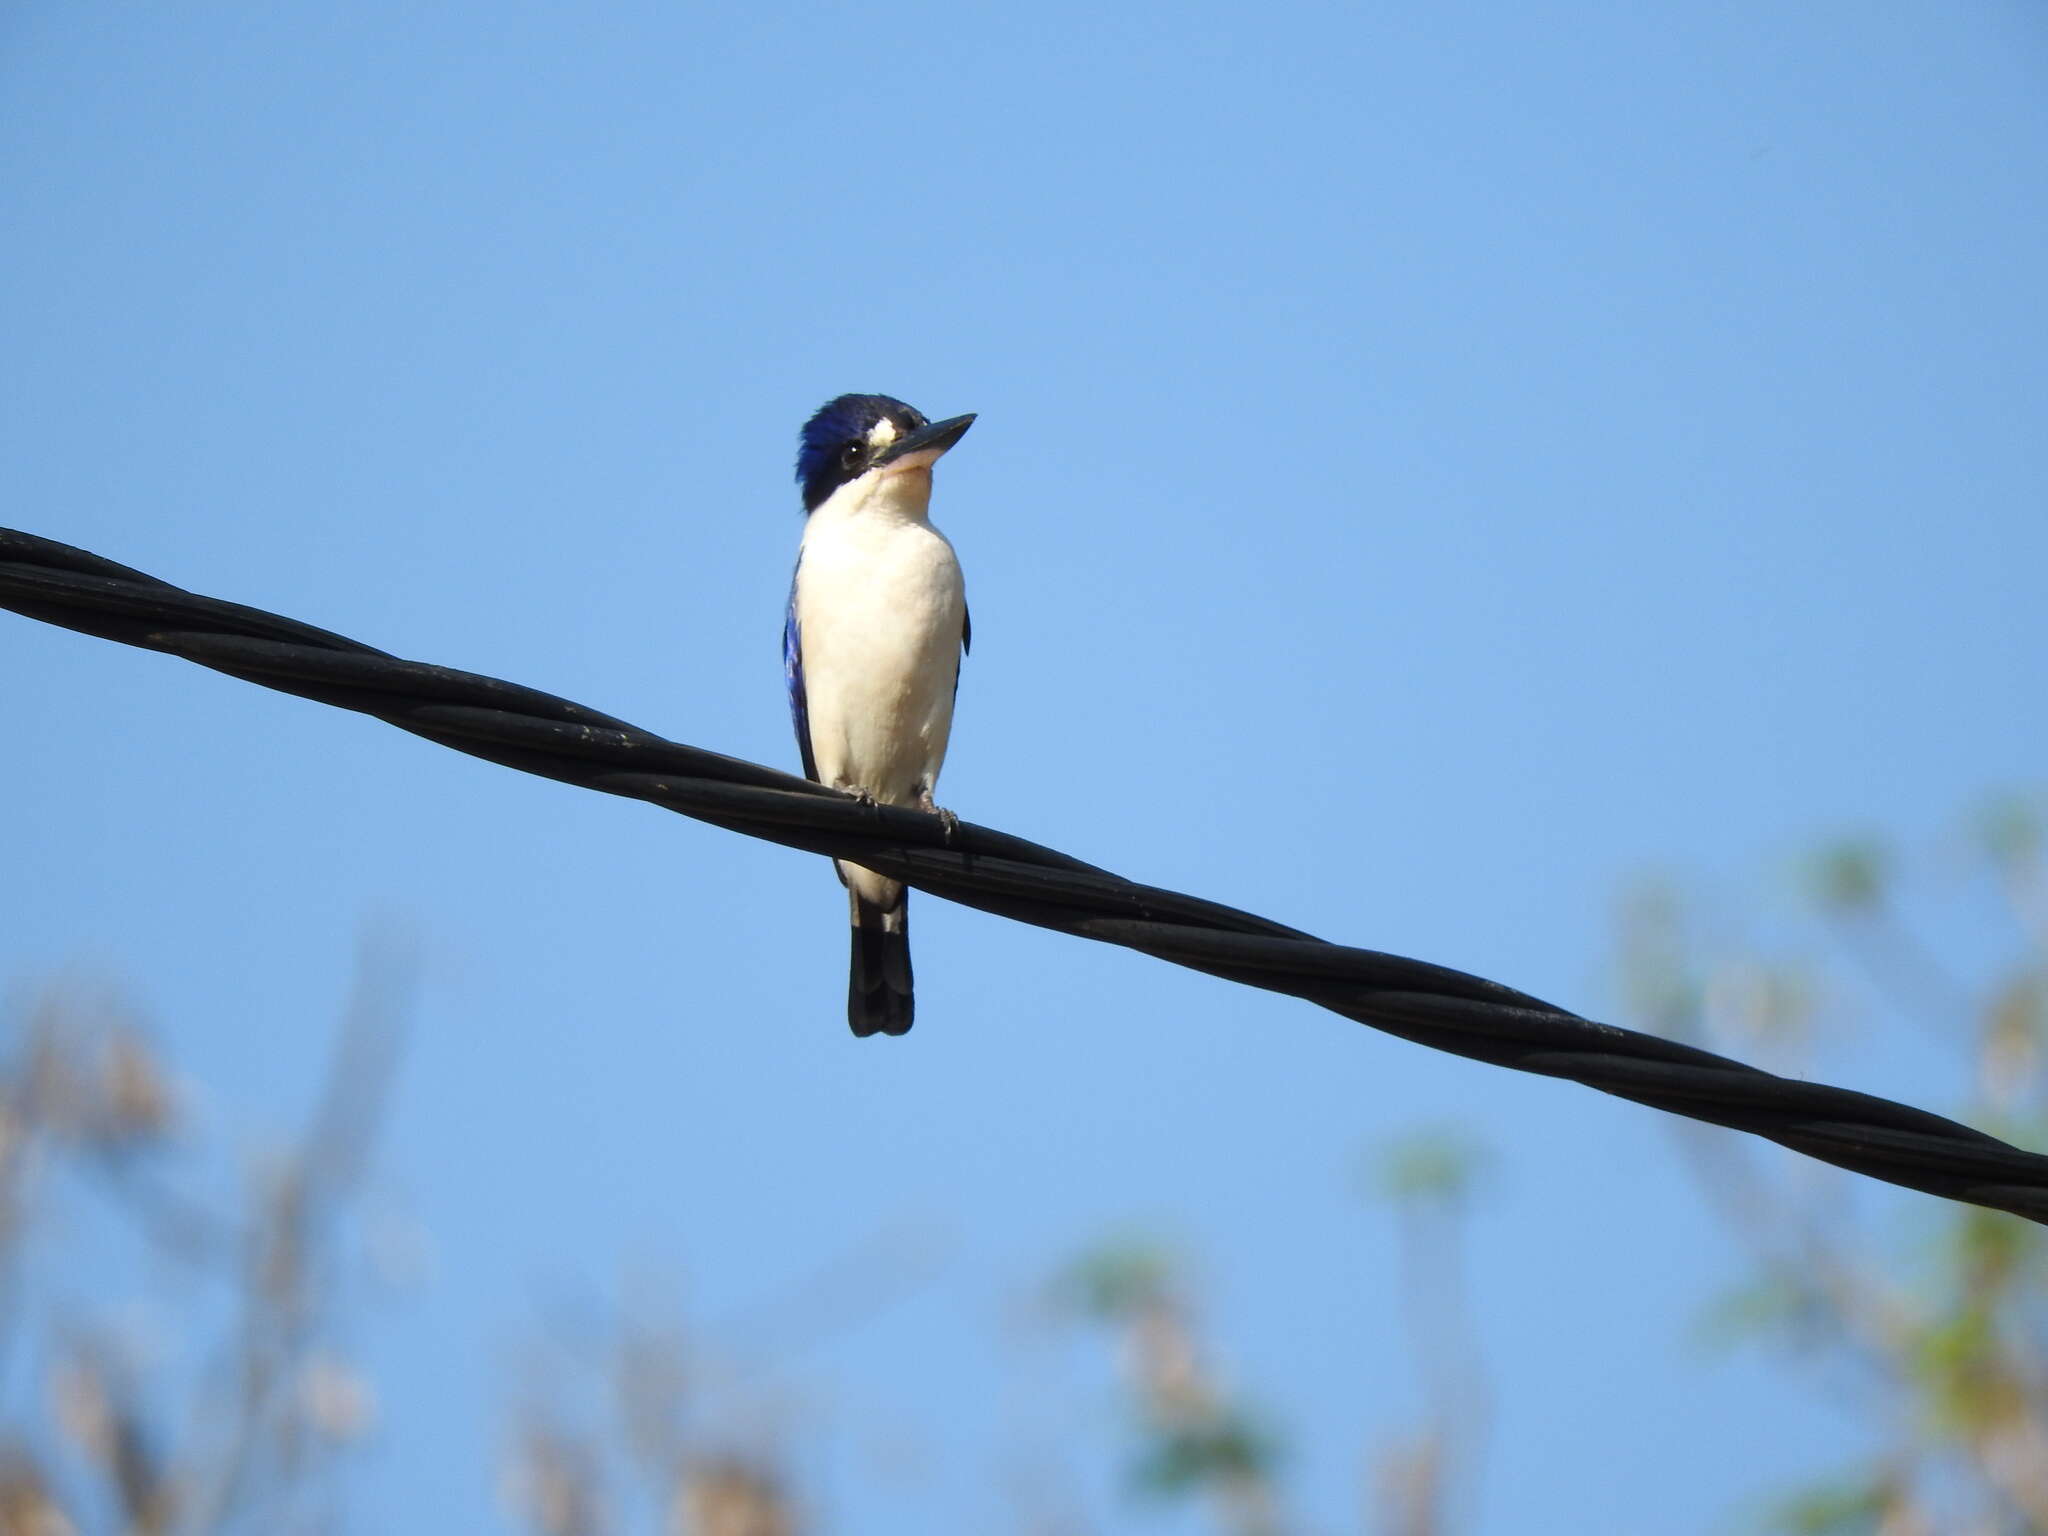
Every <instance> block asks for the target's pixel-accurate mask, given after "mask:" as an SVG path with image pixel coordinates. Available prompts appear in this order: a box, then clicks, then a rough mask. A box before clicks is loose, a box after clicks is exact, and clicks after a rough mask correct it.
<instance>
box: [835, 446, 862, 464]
mask: <svg viewBox="0 0 2048 1536" xmlns="http://www.w3.org/2000/svg"><path fill="white" fill-rule="evenodd" d="M864 453H865V450H864V449H863V448H862V447H861V445H860V444H859V443H848V444H847V445H846V446H845V447H844V448H842V449H840V450H839V462H840V463H842V464H844V465H845V466H846V467H847V468H848V469H857V468H859V467H860V461H861V458H862V456H863V454H864Z"/></svg>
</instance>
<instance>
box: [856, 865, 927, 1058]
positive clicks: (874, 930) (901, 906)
mask: <svg viewBox="0 0 2048 1536" xmlns="http://www.w3.org/2000/svg"><path fill="white" fill-rule="evenodd" d="M913 1004H914V999H913V998H912V996H911V978H910V893H909V892H908V891H905V892H903V894H902V895H901V896H899V897H898V898H897V900H896V905H895V906H894V907H893V908H891V909H890V910H888V911H886V912H885V911H883V910H882V909H881V908H880V907H878V906H875V905H873V904H872V903H870V902H865V901H862V900H861V899H860V897H858V896H855V897H854V898H853V964H852V968H851V970H850V971H849V973H848V979H847V985H846V1022H847V1023H848V1024H849V1025H851V1026H852V1027H853V1032H854V1033H855V1034H856V1035H863V1036H865V1035H872V1034H875V1033H877V1032H879V1033H881V1034H885V1035H907V1034H909V1033H910V1020H911V1013H912V1011H913Z"/></svg>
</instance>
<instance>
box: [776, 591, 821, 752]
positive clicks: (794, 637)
mask: <svg viewBox="0 0 2048 1536" xmlns="http://www.w3.org/2000/svg"><path fill="white" fill-rule="evenodd" d="M798 566H799V568H801V566H802V561H801V559H799V561H798ZM782 680H783V683H784V684H785V685H786V686H787V687H788V689H789V718H790V723H791V724H793V725H794V726H795V727H796V749H797V751H799V752H801V753H802V754H803V758H804V777H805V778H807V779H815V778H816V777H817V776H818V763H817V759H815V758H813V757H812V756H811V701H810V698H809V696H808V695H807V694H806V693H805V692H804V635H803V630H802V629H801V628H800V627H799V626H798V624H797V622H796V572H794V571H792V572H791V573H790V577H789V612H788V614H787V615H786V616H785V617H784V619H783V621H782Z"/></svg>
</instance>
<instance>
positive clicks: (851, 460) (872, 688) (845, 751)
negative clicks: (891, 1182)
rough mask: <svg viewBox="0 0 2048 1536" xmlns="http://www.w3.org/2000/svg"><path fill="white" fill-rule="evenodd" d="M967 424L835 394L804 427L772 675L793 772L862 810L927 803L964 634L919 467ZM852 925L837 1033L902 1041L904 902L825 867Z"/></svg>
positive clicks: (878, 884)
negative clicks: (799, 504)
mask: <svg viewBox="0 0 2048 1536" xmlns="http://www.w3.org/2000/svg"><path fill="white" fill-rule="evenodd" d="M973 425H974V417H973V416H972V415H966V416H949V417H947V418H946V419H945V420H944V421H930V420H928V419H926V417H925V415H924V413H923V412H921V411H919V410H916V409H915V408H913V407H911V406H908V405H905V404H904V403H903V402H902V401H901V400H896V399H892V398H891V397H889V396H888V395H841V396H839V397H838V398H837V399H836V400H828V401H826V402H825V404H823V405H821V406H820V407H818V410H817V413H816V414H815V415H813V416H812V417H811V419H810V420H809V421H807V422H805V423H804V429H803V433H802V435H801V437H800V438H799V440H798V448H797V457H796V478H797V483H798V484H799V485H801V486H802V487H803V497H804V514H805V522H804V536H803V542H802V544H801V545H800V546H799V547H798V549H797V558H796V574H795V575H794V576H793V577H792V578H791V581H790V586H789V612H788V616H787V618H786V619H785V621H784V624H783V629H782V670H783V676H784V678H785V680H786V681H787V683H788V685H789V711H790V716H791V718H792V720H793V721H794V722H795V725H796V744H797V750H798V751H799V752H800V753H802V754H803V763H804V774H805V776H806V777H808V778H812V779H815V780H816V781H817V782H818V783H820V784H829V785H831V786H832V787H833V788H835V789H844V790H849V791H851V792H852V793H853V794H855V795H857V796H859V797H860V798H861V799H862V800H864V801H866V802H868V803H870V804H875V805H908V806H916V807H917V808H919V809H920V810H925V811H930V812H933V813H935V814H937V815H940V816H947V817H948V819H949V820H950V819H951V818H950V815H949V813H947V812H945V811H941V810H940V809H939V807H938V805H937V804H936V802H935V801H934V800H933V799H932V795H933V793H934V791H935V790H936V789H937V787H938V782H939V768H940V765H941V764H943V763H944V762H945V760H946V741H947V738H948V737H949V736H950V735H951V734H952V730H953V697H954V695H955V693H957V692H958V690H959V687H960V660H961V658H962V657H963V656H965V655H966V654H967V647H968V642H969V640H970V639H971V637H972V631H971V630H970V628H969V625H968V619H967V588H966V584H965V582H964V581H963V580H962V578H961V575H960V561H959V559H958V557H956V556H955V555H954V553H953V546H952V545H951V544H950V543H949V542H947V539H946V536H945V535H944V534H943V533H941V532H939V530H938V529H936V528H934V527H933V526H932V524H931V515H930V514H931V500H932V466H933V465H934V464H936V463H937V462H938V461H939V459H940V457H941V456H942V455H943V454H944V453H945V452H946V450H947V449H949V448H951V447H952V446H953V445H954V444H955V443H957V442H959V441H960V439H961V438H962V437H963V436H964V435H965V434H966V432H967V429H968V428H969V427H971V426H973ZM834 867H835V868H836V869H837V870H838V873H839V880H840V883H841V884H843V885H844V886H845V887H846V894H847V903H848V906H849V909H850V915H851V920H852V924H853V960H852V966H851V971H850V974H849V977H848V980H847V988H846V1022H847V1023H848V1024H849V1025H851V1026H852V1028H853V1032H854V1033H855V1034H856V1035H862V1036H866V1035H872V1034H875V1033H877V1032H879V1033H881V1034H885V1035H901V1034H907V1033H908V1032H909V1030H910V1024H911V1015H912V1001H913V1000H912V992H911V974H910V892H909V891H908V890H906V889H905V888H904V886H903V883H902V882H901V881H898V880H891V879H889V878H888V877H887V876H884V875H878V874H876V873H875V872H874V871H873V870H871V869H863V868H862V867H861V866H860V865H858V864H849V863H847V862H846V861H845V860H843V859H841V860H837V861H835V863H834Z"/></svg>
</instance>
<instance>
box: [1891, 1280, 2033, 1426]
mask: <svg viewBox="0 0 2048 1536" xmlns="http://www.w3.org/2000/svg"><path fill="white" fill-rule="evenodd" d="M1913 1368H1914V1371H1915V1372H1916V1374H1917V1376H1918V1378H1919V1380H1920V1382H1921V1385H1922V1387H1923V1388H1924V1390H1925V1395H1926V1402H1925V1409H1926V1413H1927V1418H1928V1422H1929V1423H1930V1424H1931V1425H1932V1426H1933V1428H1934V1429H1935V1430H1936V1431H1937V1432H1939V1433H1941V1434H1945V1435H1952V1436H1956V1437H1959V1438H1968V1437H1974V1436H1978V1435H1982V1434H1983V1433H1985V1432H1986V1431H1987V1430H1990V1429H1992V1428H1994V1427H1995V1426H1997V1425H1999V1424H2003V1423H2006V1422H2008V1421H2009V1420H2011V1419H2012V1418H2013V1416H2014V1415H2015V1414H2016V1413H2019V1412H2022V1411H2024V1409H2025V1406H2026V1405H2025V1399H2024V1393H2023V1391H2022V1389H2021V1388H2020V1387H2019V1386H2018V1385H2017V1384H2016V1383H2015V1382H2014V1380H2013V1377H2012V1373H2011V1372H2010V1371H2009V1370H2008V1369H2007V1368H2006V1365H2005V1359H2004V1352H2003V1350H2002V1349H2001V1347H2000V1340H1999V1338H1998V1324H1997V1316H1996V1314H1995V1313H1994V1312H1993V1311H1991V1309H1989V1308H1988V1307H1983V1306H1978V1305H1974V1304H1966V1305H1964V1306H1962V1307H1960V1308H1959V1309H1957V1310H1956V1311H1955V1312H1954V1313H1953V1314H1951V1315H1950V1316H1947V1317H1944V1318H1942V1319H1940V1320H1939V1321H1937V1322H1936V1323H1934V1324H1933V1325H1932V1326H1931V1327H1929V1328H1927V1329H1926V1330H1924V1331H1923V1332H1922V1334H1921V1335H1920V1338H1919V1340H1918V1342H1917V1345H1916V1348H1915V1349H1914V1356H1913Z"/></svg>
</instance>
